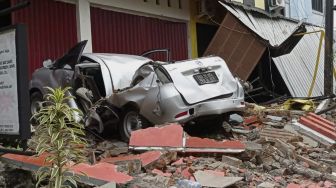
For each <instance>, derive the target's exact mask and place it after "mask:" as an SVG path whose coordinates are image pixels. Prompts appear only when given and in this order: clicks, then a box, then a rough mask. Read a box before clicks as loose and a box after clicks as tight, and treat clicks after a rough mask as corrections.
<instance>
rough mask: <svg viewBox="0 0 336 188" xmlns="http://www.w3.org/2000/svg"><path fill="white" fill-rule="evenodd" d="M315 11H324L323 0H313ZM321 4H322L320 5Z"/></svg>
mask: <svg viewBox="0 0 336 188" xmlns="http://www.w3.org/2000/svg"><path fill="white" fill-rule="evenodd" d="M311 3H312V10H313V12H318V13H324V8H323V7H324V3H323V0H311ZM319 4H320V6H319Z"/></svg>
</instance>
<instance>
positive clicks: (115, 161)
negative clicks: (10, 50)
mask: <svg viewBox="0 0 336 188" xmlns="http://www.w3.org/2000/svg"><path fill="white" fill-rule="evenodd" d="M247 108H248V109H247V110H246V112H245V114H244V115H243V116H239V115H231V116H230V118H229V122H226V123H225V125H226V128H225V129H227V130H226V131H225V130H224V128H223V127H221V126H219V128H218V129H216V132H215V133H213V135H211V134H210V133H208V132H207V133H206V134H204V135H194V134H192V133H189V132H188V130H187V128H185V127H183V126H181V125H179V124H176V123H174V124H167V125H158V127H150V128H147V129H142V130H137V131H134V132H132V135H131V138H130V142H129V144H128V145H127V144H125V143H122V142H117V141H104V142H91V141H90V143H92V144H91V145H92V147H91V148H90V156H91V158H93V159H94V160H91V161H92V162H93V164H92V165H89V164H79V165H76V166H75V167H72V170H73V171H74V172H76V173H77V174H78V173H80V172H85V173H86V174H87V175H88V178H86V179H85V178H84V177H81V178H83V179H81V180H83V181H82V182H84V183H87V184H91V185H96V186H102V187H104V186H105V187H115V186H117V187H134V188H135V187H138V188H141V187H150V188H151V187H153V188H154V187H171V188H173V187H174V188H185V187H193V188H200V187H228V186H231V187H258V188H273V187H274V188H278V187H289V188H292V187H300V188H301V187H336V163H335V160H336V144H335V139H336V133H335V132H336V125H335V123H334V122H333V121H334V120H335V119H336V112H334V111H328V113H326V114H324V115H323V116H322V115H321V116H318V115H316V114H314V113H306V112H304V114H303V113H302V111H293V110H283V109H282V105H281V104H279V105H274V104H273V105H271V106H267V107H263V106H258V105H255V104H247ZM309 108H310V106H309ZM302 114H303V115H302ZM210 124H211V123H209V125H210ZM204 129H207V130H209V128H208V127H206V128H204ZM214 130H215V129H214ZM201 133H202V132H201ZM188 134H190V135H188ZM1 159H2V161H4V162H6V163H7V164H13V165H14V166H16V167H18V168H20V169H24V170H30V171H35V170H36V169H37V167H38V166H43V165H45V164H44V159H45V158H43V157H41V158H35V157H26V156H20V155H12V154H6V155H3V156H2V157H1ZM0 175H1V174H0ZM0 178H1V176H0ZM109 182H111V183H110V184H107V183H109ZM0 183H1V181H0ZM105 184H106V185H105ZM0 185H1V184H0ZM105 187H104V188H105Z"/></svg>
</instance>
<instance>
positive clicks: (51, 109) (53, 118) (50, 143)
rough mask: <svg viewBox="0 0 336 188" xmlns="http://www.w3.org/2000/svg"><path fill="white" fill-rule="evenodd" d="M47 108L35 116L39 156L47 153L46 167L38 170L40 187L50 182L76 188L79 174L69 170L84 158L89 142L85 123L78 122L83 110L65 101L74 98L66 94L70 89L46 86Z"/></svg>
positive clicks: (53, 184) (55, 185)
mask: <svg viewBox="0 0 336 188" xmlns="http://www.w3.org/2000/svg"><path fill="white" fill-rule="evenodd" d="M47 89H48V90H49V92H48V94H47V95H46V96H45V101H46V102H45V103H46V105H43V106H44V107H43V108H42V109H41V110H40V111H39V112H37V113H36V114H34V115H33V118H36V119H37V122H38V125H37V127H36V132H35V136H36V141H37V146H36V152H37V155H38V156H41V155H43V154H46V155H47V158H46V163H47V164H48V165H47V167H41V168H40V169H39V170H38V172H37V173H36V176H37V179H38V182H37V184H36V187H38V186H39V185H40V184H41V182H43V181H48V182H49V184H48V186H49V187H53V188H61V187H69V184H71V185H72V186H75V187H77V183H76V181H77V178H78V177H77V176H74V175H73V173H71V172H70V171H69V167H70V165H71V164H72V165H73V164H74V163H73V162H75V163H79V162H83V161H85V158H86V157H85V153H86V151H85V148H86V145H87V143H86V141H85V139H84V138H83V137H84V135H85V132H84V126H83V125H82V124H81V123H78V122H76V118H75V117H76V114H78V115H79V116H80V117H82V113H81V112H80V111H79V110H77V109H74V108H71V107H69V105H68V104H67V103H66V102H67V101H68V100H70V99H73V97H66V96H65V93H66V92H68V90H69V89H70V88H65V89H61V88H57V89H52V88H47Z"/></svg>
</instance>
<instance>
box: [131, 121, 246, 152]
mask: <svg viewBox="0 0 336 188" xmlns="http://www.w3.org/2000/svg"><path fill="white" fill-rule="evenodd" d="M154 140H155V142H154ZM129 148H130V149H132V150H141V151H148V150H157V151H158V150H160V151H177V152H188V153H193V152H195V153H240V152H243V151H244V150H245V145H244V144H243V143H242V142H240V141H238V140H236V141H231V140H223V141H216V140H212V139H207V138H198V137H189V136H187V135H186V134H185V133H184V132H183V129H182V127H181V125H178V124H169V125H166V126H164V127H160V128H147V129H141V130H137V131H133V132H132V135H131V139H130V145H129Z"/></svg>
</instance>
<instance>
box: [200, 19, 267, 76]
mask: <svg viewBox="0 0 336 188" xmlns="http://www.w3.org/2000/svg"><path fill="white" fill-rule="evenodd" d="M265 50H266V47H265V45H263V44H262V43H261V41H259V40H258V39H257V38H256V36H254V34H253V33H252V32H251V31H250V30H248V29H247V28H246V26H244V25H243V24H241V23H240V22H239V20H238V19H237V18H235V17H234V16H233V15H231V14H230V13H228V14H226V16H225V17H224V20H223V21H222V23H221V25H220V27H219V28H218V31H217V33H216V34H215V36H214V38H213V39H212V41H211V43H210V44H209V46H208V48H207V50H206V52H205V55H217V56H220V57H222V58H223V59H224V60H225V61H226V63H227V65H228V66H229V68H230V70H231V72H232V73H233V74H234V75H235V76H239V77H240V78H241V79H243V80H247V79H248V77H249V76H250V74H251V73H252V71H253V69H254V68H255V66H256V65H257V64H258V63H259V60H260V58H261V57H262V55H263V54H264V52H265Z"/></svg>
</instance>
